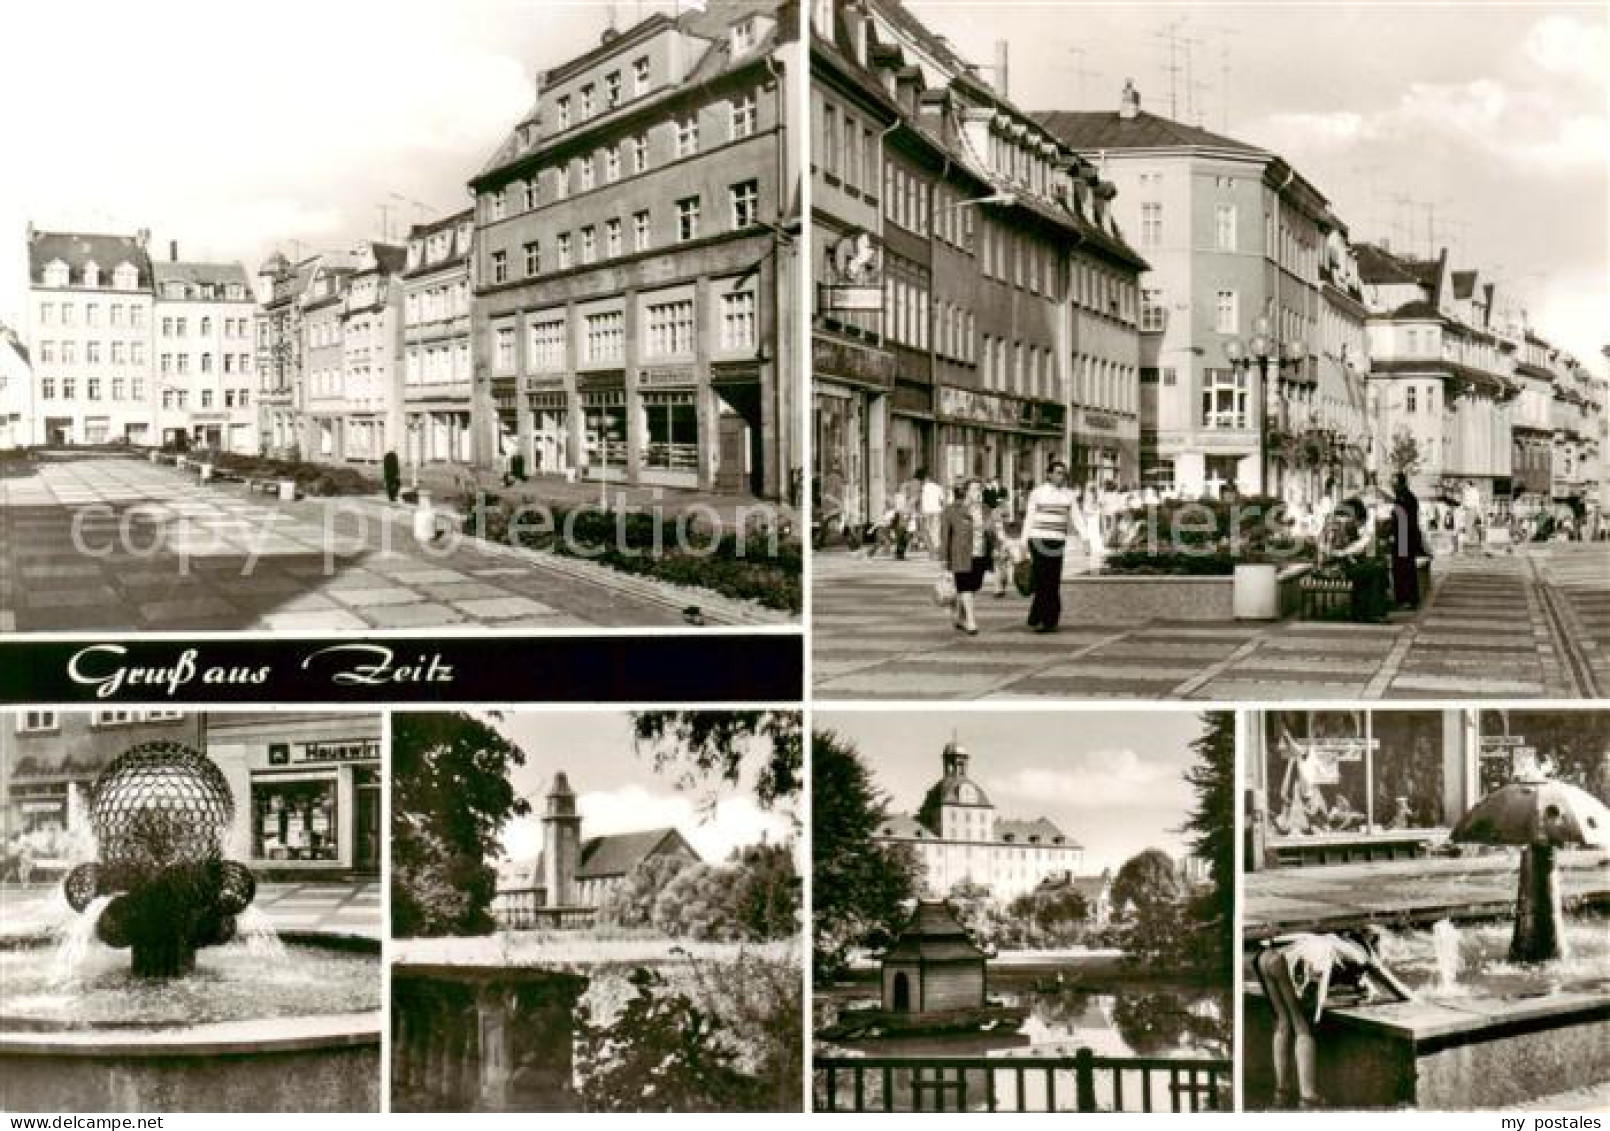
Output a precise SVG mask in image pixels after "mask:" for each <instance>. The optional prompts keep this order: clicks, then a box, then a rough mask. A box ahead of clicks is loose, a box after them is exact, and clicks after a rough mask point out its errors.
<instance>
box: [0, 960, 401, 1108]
mask: <svg viewBox="0 0 1610 1131" xmlns="http://www.w3.org/2000/svg"><path fill="white" fill-rule="evenodd" d="M9 941H10V942H11V944H12V945H11V946H10V947H9V948H8V949H7V950H6V951H5V952H4V953H3V954H0V969H4V965H3V963H16V964H20V966H24V967H25V966H28V965H30V964H31V965H33V966H37V965H38V964H39V963H41V962H45V961H48V957H47V956H48V952H47V951H43V950H42V949H40V948H38V947H34V946H26V945H23V946H20V947H19V946H18V945H17V942H18V940H15V939H13V940H9ZM292 941H294V943H295V945H294V946H293V947H292V948H291V950H292V957H291V960H290V961H291V963H292V964H295V963H297V961H298V955H297V952H299V951H300V952H302V953H303V954H309V955H312V956H313V961H312V962H311V963H309V964H308V966H307V968H306V969H303V970H301V971H300V974H298V975H297V976H295V977H290V978H287V977H283V976H282V977H280V981H281V983H284V982H286V981H293V982H294V981H299V980H305V981H306V982H307V984H306V985H304V986H295V987H292V989H293V990H294V991H295V992H294V994H293V997H294V998H295V999H296V1000H295V1001H294V1002H290V1003H287V1002H285V1001H279V1002H278V1003H277V1004H276V1005H274V1007H273V1008H274V1010H275V1011H276V1012H278V1013H279V1014H280V1015H277V1016H265V1015H263V1014H262V1013H258V1014H256V1015H252V1014H243V1013H241V1012H240V1010H239V1006H240V1004H241V1002H242V998H241V997H240V996H239V995H237V994H235V993H234V992H233V991H232V990H228V989H225V990H221V991H220V998H221V1000H220V1001H219V1002H218V1003H217V1004H218V1009H217V1010H215V1011H214V1012H213V1016H219V1017H221V1016H224V1015H226V1014H227V1015H230V1016H233V1017H236V1018H239V1017H242V1016H245V1017H246V1018H247V1019H244V1020H227V1021H226V1020H206V1021H202V1022H200V1023H194V1022H193V1021H187V1020H182V1019H181V1018H183V1017H184V1016H185V1014H186V1013H189V1014H190V1015H192V1016H194V1015H195V1013H194V1010H192V1009H189V1008H188V1007H187V1006H181V1007H180V1008H179V1010H178V1013H177V1015H173V1014H174V1006H173V1005H172V1004H171V1003H170V1004H168V1005H166V1006H165V1007H163V1006H160V1005H159V1003H160V1002H161V998H162V996H163V995H162V994H161V993H160V990H157V991H155V992H153V988H152V987H151V986H150V985H148V984H146V985H141V986H136V987H129V989H130V990H131V992H140V991H143V992H144V993H146V994H148V995H150V999H151V1000H150V1002H149V1004H150V1005H151V1006H152V1008H153V1010H154V1012H150V1013H146V1014H144V1015H143V1021H142V1020H140V1019H139V1018H140V1017H141V1014H140V1013H139V1012H138V1011H134V1012H131V1013H130V1014H129V1015H128V1016H129V1018H130V1020H131V1021H132V1022H133V1023H123V1024H117V1023H114V1022H113V1021H112V1018H113V1016H115V1015H116V1013H117V1011H118V1009H119V1006H120V1003H119V1001H118V1000H117V999H116V996H115V995H116V994H117V992H118V991H119V990H121V989H122V988H124V987H119V986H116V985H109V984H108V983H107V982H106V979H108V978H112V977H114V976H115V975H116V971H115V970H113V969H112V964H111V963H109V962H108V963H106V966H107V969H106V971H105V972H103V973H101V974H100V977H101V979H102V981H101V985H100V986H99V988H98V989H97V986H96V972H95V971H91V972H90V975H89V977H88V979H87V980H86V982H85V984H84V985H83V986H82V987H81V988H79V989H68V990H67V991H65V993H66V995H67V996H69V997H70V996H71V994H72V993H74V992H82V993H83V994H84V995H85V1000H86V1001H91V1000H94V999H95V995H96V994H97V993H99V994H101V995H103V996H102V999H101V1000H99V1001H98V1003H97V1006H96V1009H95V1010H94V1011H93V1012H95V1013H96V1017H95V1020H94V1023H85V1022H84V1020H83V1019H75V1018H73V1017H72V1016H70V1015H69V1014H70V1009H69V1010H68V1011H64V1013H63V1015H59V1016H58V1015H53V1011H52V1010H51V1009H50V1008H48V1006H49V1005H50V1003H49V1002H48V1001H42V998H45V997H48V995H46V994H38V993H36V994H30V993H29V990H30V989H38V987H29V986H18V985H15V984H13V983H14V982H15V981H16V980H8V983H7V986H6V991H7V994H6V997H5V998H4V999H0V1080H3V1081H4V1084H3V1087H0V1091H3V1093H4V1095H3V1106H4V1107H6V1108H7V1109H8V1110H12V1111H29V1110H32V1111H51V1110H56V1111H80V1112H130V1111H144V1112H151V1111H168V1112H200V1111H264V1112H280V1111H306V1112H315V1111H318V1112H323V1111H330V1112H339V1111H378V1110H379V1109H380V1079H381V1061H380V1029H381V1016H380V1011H379V997H380V972H379V961H378V951H379V944H378V943H377V942H376V941H375V940H372V939H363V938H357V937H353V936H330V937H321V936H319V935H315V934H303V935H297V936H294V940H292ZM354 950H361V951H364V952H366V953H364V954H354V953H351V952H352V951H354ZM103 957H105V956H103ZM237 963H238V964H242V965H252V966H255V967H257V968H258V971H259V973H261V971H262V970H263V968H265V967H267V966H269V965H271V964H268V963H264V962H262V961H260V960H251V959H250V956H242V955H239V954H231V953H228V952H227V951H225V950H221V949H214V950H212V951H210V952H207V953H206V954H204V956H203V957H202V959H201V962H200V965H199V968H198V971H197V973H195V974H190V975H186V976H185V977H183V978H181V979H178V980H176V982H175V983H172V984H170V988H173V989H175V992H176V994H184V995H205V993H206V990H207V986H208V984H209V981H212V980H214V979H220V981H218V983H217V984H220V985H225V984H226V983H224V982H222V981H221V979H222V977H223V975H222V974H221V973H220V967H221V966H228V965H233V964H237ZM123 964H126V960H124V962H123ZM209 964H210V969H209ZM343 966H350V967H351V968H350V969H348V970H347V971H346V972H345V975H344V976H343V978H342V979H341V982H342V984H341V985H339V986H334V985H332V984H331V982H330V979H331V976H332V972H333V971H336V970H338V969H339V968H341V967H343ZM293 969H294V965H293ZM304 975H305V978H304V977H303V976H304ZM274 979H275V974H274V973H273V972H272V971H270V972H269V973H268V974H266V975H264V976H263V980H264V981H267V982H272V981H273V980H274ZM181 984H182V985H181ZM281 988H283V985H282V987H281ZM14 990H15V991H18V994H19V996H17V997H12V996H11V995H12V992H13V991H14ZM320 998H322V999H323V1001H324V1005H323V1007H322V1008H321V1007H320V1006H319V1004H318V1002H319V999H320ZM133 1001H134V1004H138V999H133ZM121 1004H122V1005H124V1006H126V1005H128V1004H130V1003H129V1002H122V1003H121ZM332 1006H333V1009H332ZM164 1009H166V1010H167V1011H168V1014H169V1015H167V1016H164ZM201 1016H207V1014H201ZM292 1082H294V1083H292Z"/></svg>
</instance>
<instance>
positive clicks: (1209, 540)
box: [1103, 497, 1314, 577]
mask: <svg viewBox="0 0 1610 1131" xmlns="http://www.w3.org/2000/svg"><path fill="white" fill-rule="evenodd" d="M1113 526H1114V535H1115V536H1114V538H1113V545H1112V552H1111V553H1110V554H1109V555H1108V556H1107V558H1106V559H1105V561H1104V562H1103V571H1104V572H1106V573H1112V574H1139V575H1155V576H1186V577H1211V576H1223V575H1226V574H1230V573H1234V572H1235V567H1236V566H1237V565H1239V564H1244V563H1250V562H1274V563H1277V564H1285V563H1290V562H1297V561H1302V560H1304V559H1306V558H1312V557H1313V556H1314V546H1313V542H1312V540H1310V539H1305V538H1302V537H1300V536H1299V535H1297V533H1296V532H1295V530H1294V529H1293V524H1292V521H1291V518H1290V516H1289V515H1288V514H1287V512H1286V508H1285V504H1284V503H1282V502H1281V501H1280V500H1278V499H1270V498H1259V497H1252V498H1245V499H1235V500H1233V501H1231V500H1198V501H1184V500H1174V501H1170V502H1166V503H1162V504H1159V505H1157V506H1153V507H1144V508H1137V509H1135V510H1132V511H1128V512H1126V513H1124V514H1123V515H1120V516H1119V517H1118V520H1117V521H1116V522H1115V523H1114V524H1113Z"/></svg>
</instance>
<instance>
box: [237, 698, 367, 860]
mask: <svg viewBox="0 0 1610 1131" xmlns="http://www.w3.org/2000/svg"><path fill="white" fill-rule="evenodd" d="M333 723H334V725H332V722H330V721H327V722H323V723H322V725H321V723H320V722H319V721H317V720H313V719H292V720H289V721H287V722H286V723H285V724H281V725H276V721H275V720H268V719H262V718H258V719H253V720H246V721H243V722H240V723H238V724H237V723H233V722H230V723H228V724H225V726H226V729H225V730H224V731H223V732H222V733H215V734H214V735H212V736H210V738H211V741H209V747H208V753H209V756H211V757H212V758H213V760H214V761H215V762H216V763H217V764H218V766H219V768H220V769H221V770H223V772H224V775H225V777H226V778H228V779H229V780H230V783H231V786H232V788H233V791H234V793H235V796H236V799H237V804H236V811H235V820H234V825H233V827H232V829H231V834H230V837H231V847H232V849H233V850H234V851H238V852H240V853H241V854H242V859H244V861H245V862H246V864H247V865H248V866H249V867H251V868H252V869H253V870H254V871H257V872H259V873H261V874H266V875H269V876H275V875H286V876H291V877H297V878H300V877H307V878H316V877H317V878H330V879H342V878H348V877H352V876H359V875H370V874H374V873H376V872H378V870H379V867H380V853H381V828H380V814H381V757H380V734H379V729H380V728H379V720H378V719H373V720H371V719H369V718H367V717H363V718H360V719H355V720H352V721H347V722H340V721H339V720H336V721H333Z"/></svg>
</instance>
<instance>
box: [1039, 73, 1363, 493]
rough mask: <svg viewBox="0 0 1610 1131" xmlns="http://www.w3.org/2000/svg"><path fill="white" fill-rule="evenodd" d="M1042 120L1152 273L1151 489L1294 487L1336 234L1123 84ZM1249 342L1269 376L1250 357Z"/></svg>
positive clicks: (1268, 159) (1258, 158) (1236, 144)
mask: <svg viewBox="0 0 1610 1131" xmlns="http://www.w3.org/2000/svg"><path fill="white" fill-rule="evenodd" d="M1039 117H1040V120H1041V121H1042V122H1043V123H1044V124H1045V126H1046V127H1047V128H1048V129H1049V130H1050V131H1051V132H1052V133H1053V134H1054V135H1056V137H1057V138H1059V139H1060V140H1061V141H1062V142H1064V143H1065V144H1067V145H1069V146H1071V147H1072V148H1074V149H1075V150H1077V151H1079V152H1080V153H1082V154H1083V155H1084V156H1085V157H1087V158H1089V159H1091V160H1096V161H1099V163H1100V165H1101V169H1102V175H1103V176H1105V177H1107V178H1109V179H1110V180H1111V181H1112V182H1113V183H1114V185H1116V187H1117V197H1116V200H1115V201H1114V204H1113V208H1114V211H1115V213H1116V215H1117V218H1118V221H1119V223H1120V224H1121V225H1122V227H1123V228H1124V229H1125V230H1126V231H1129V232H1132V233H1136V234H1137V235H1138V251H1139V253H1140V254H1141V255H1143V256H1144V257H1145V258H1146V261H1147V262H1148V263H1149V264H1150V270H1149V271H1148V272H1147V273H1146V275H1145V276H1144V278H1143V279H1142V282H1141V286H1142V290H1143V294H1142V302H1141V314H1140V325H1141V364H1142V366H1143V367H1144V368H1143V374H1144V378H1143V379H1144V387H1143V390H1142V393H1143V396H1142V432H1141V462H1142V464H1143V466H1144V470H1145V474H1146V478H1147V479H1148V481H1149V482H1151V483H1152V484H1154V485H1157V486H1172V487H1174V488H1176V489H1178V490H1180V491H1182V492H1184V493H1187V494H1199V493H1204V492H1205V493H1208V494H1217V493H1218V491H1219V490H1220V489H1221V488H1223V487H1225V486H1226V485H1230V484H1234V485H1236V486H1237V487H1238V489H1239V490H1241V491H1242V492H1244V493H1253V492H1256V493H1263V492H1266V491H1267V492H1268V493H1271V494H1273V493H1279V492H1281V491H1283V490H1285V489H1286V487H1287V485H1288V483H1290V484H1291V486H1292V489H1293V490H1294V491H1295V490H1296V488H1297V486H1298V482H1299V481H1300V479H1301V477H1299V476H1294V475H1293V474H1292V471H1293V467H1292V465H1291V463H1290V462H1289V453H1291V452H1292V451H1294V450H1295V447H1296V445H1292V444H1288V443H1286V442H1285V438H1286V437H1288V436H1298V435H1300V434H1301V430H1302V429H1304V428H1306V427H1307V423H1306V422H1307V421H1308V419H1309V417H1310V414H1312V413H1315V412H1317V410H1318V408H1319V405H1320V403H1321V400H1322V399H1323V398H1320V397H1318V396H1316V389H1317V387H1318V385H1319V380H1320V368H1321V367H1320V360H1321V359H1320V342H1321V334H1320V324H1321V320H1322V317H1323V315H1324V312H1325V310H1326V306H1325V303H1326V300H1325V298H1324V288H1325V284H1326V281H1325V279H1324V277H1323V274H1322V265H1323V264H1324V263H1325V258H1326V243H1327V238H1328V236H1329V235H1330V233H1332V232H1333V231H1337V230H1338V229H1339V224H1338V222H1337V221H1336V219H1335V217H1334V216H1333V215H1332V214H1331V212H1330V208H1329V205H1328V203H1327V202H1326V200H1325V198H1324V197H1323V196H1322V195H1321V194H1320V193H1319V191H1318V190H1317V189H1315V188H1314V186H1313V185H1311V184H1309V183H1308V181H1306V180H1305V179H1304V178H1303V177H1302V175H1301V174H1300V173H1298V171H1297V170H1296V169H1294V168H1292V167H1291V166H1290V165H1289V164H1287V163H1286V162H1285V161H1284V160H1282V159H1281V158H1280V157H1278V156H1276V155H1275V154H1273V153H1269V152H1267V151H1265V150H1262V149H1259V148H1257V147H1255V146H1251V145H1248V144H1246V143H1244V142H1241V141H1237V140H1235V139H1233V138H1228V137H1223V136H1220V135H1218V134H1214V133H1211V132H1209V131H1207V130H1204V129H1200V128H1198V127H1195V126H1189V125H1186V124H1184V123H1181V122H1174V121H1171V120H1169V119H1167V118H1163V117H1160V116H1158V115H1156V114H1152V113H1150V112H1148V111H1146V110H1143V109H1142V108H1141V99H1140V93H1139V92H1138V91H1137V90H1136V89H1135V87H1134V85H1133V84H1132V83H1129V84H1126V85H1125V87H1124V91H1123V94H1122V96H1121V98H1120V102H1119V108H1118V110H1117V111H1106V112H1054V113H1046V114H1042V115H1040V116H1039ZM1259 331H1262V332H1261V333H1260V332H1259ZM1254 338H1261V339H1263V340H1262V342H1260V344H1262V345H1264V347H1265V348H1266V351H1267V354H1268V356H1270V357H1271V358H1272V359H1273V361H1272V362H1271V363H1270V364H1268V365H1267V366H1265V365H1264V364H1263V363H1261V362H1257V361H1254V362H1251V363H1249V362H1248V360H1247V359H1248V347H1250V346H1251V344H1252V343H1253V341H1254ZM1360 439H1363V437H1360Z"/></svg>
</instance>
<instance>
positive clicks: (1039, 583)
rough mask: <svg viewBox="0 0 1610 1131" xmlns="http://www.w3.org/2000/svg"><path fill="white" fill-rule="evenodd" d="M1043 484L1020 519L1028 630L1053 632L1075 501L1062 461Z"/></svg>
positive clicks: (1032, 494) (1058, 617)
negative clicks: (1027, 573)
mask: <svg viewBox="0 0 1610 1131" xmlns="http://www.w3.org/2000/svg"><path fill="white" fill-rule="evenodd" d="M1047 474H1048V477H1047V480H1046V482H1044V483H1041V484H1040V485H1039V486H1038V487H1036V488H1035V489H1034V490H1033V491H1031V492H1029V502H1028V510H1027V511H1026V513H1025V514H1024V515H1023V542H1024V545H1025V546H1027V548H1028V551H1029V560H1030V563H1031V576H1032V577H1033V579H1034V600H1033V601H1032V602H1031V603H1030V605H1029V627H1030V628H1031V629H1033V630H1034V631H1035V632H1041V633H1045V632H1055V631H1056V630H1057V626H1058V624H1059V623H1060V622H1061V620H1062V563H1063V562H1064V561H1065V560H1066V559H1067V556H1068V539H1069V537H1070V536H1071V535H1072V534H1073V524H1074V508H1075V506H1076V502H1077V501H1076V500H1075V498H1074V495H1073V492H1072V491H1070V490H1069V489H1068V465H1067V464H1065V463H1063V462H1062V461H1061V460H1057V461H1055V462H1053V463H1052V464H1051V466H1050V468H1049V469H1048V473H1047Z"/></svg>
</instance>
